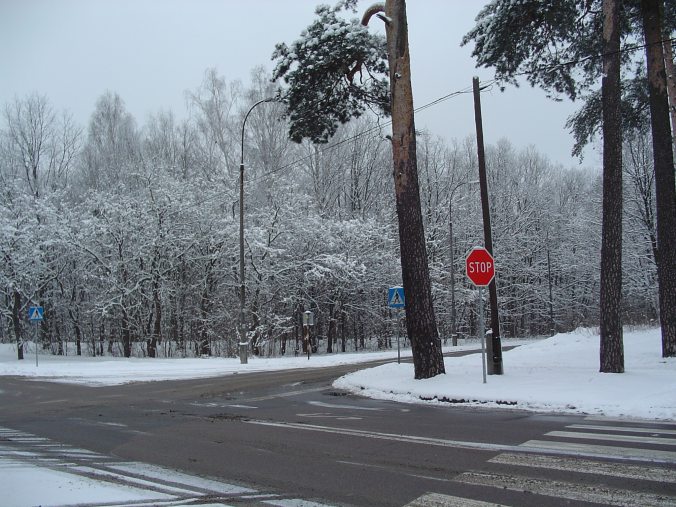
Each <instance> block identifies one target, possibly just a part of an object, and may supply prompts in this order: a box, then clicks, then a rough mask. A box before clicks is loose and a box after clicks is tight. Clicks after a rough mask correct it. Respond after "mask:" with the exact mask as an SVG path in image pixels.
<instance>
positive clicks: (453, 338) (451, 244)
mask: <svg viewBox="0 0 676 507" xmlns="http://www.w3.org/2000/svg"><path fill="white" fill-rule="evenodd" d="M477 183H479V180H476V181H463V182H461V183H458V184H457V185H456V186H455V187H453V190H451V195H450V197H449V198H448V242H449V247H450V251H451V262H450V264H451V341H452V343H453V346H454V347H455V346H456V345H458V334H457V333H456V329H455V323H456V311H455V250H454V249H455V245H454V239H453V196H454V195H455V191H456V190H458V189H459V188H460V187H463V186H465V185H474V184H477Z"/></svg>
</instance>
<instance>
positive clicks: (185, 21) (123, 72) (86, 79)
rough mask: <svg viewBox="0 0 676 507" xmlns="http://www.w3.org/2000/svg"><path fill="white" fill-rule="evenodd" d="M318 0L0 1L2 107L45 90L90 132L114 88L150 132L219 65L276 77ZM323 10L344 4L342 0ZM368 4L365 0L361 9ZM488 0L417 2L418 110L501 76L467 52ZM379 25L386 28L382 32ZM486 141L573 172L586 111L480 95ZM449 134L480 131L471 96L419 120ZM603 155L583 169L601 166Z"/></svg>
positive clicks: (413, 20) (412, 23)
mask: <svg viewBox="0 0 676 507" xmlns="http://www.w3.org/2000/svg"><path fill="white" fill-rule="evenodd" d="M319 3H322V2H321V0H293V1H282V0H95V1H93V0H58V1H55V0H0V62H2V64H1V65H0V104H5V103H6V102H8V101H10V100H12V99H13V98H15V97H19V98H22V97H25V96H26V95H28V94H29V93H31V92H32V91H37V92H39V93H41V94H45V95H47V97H48V98H49V99H50V101H51V102H52V104H53V105H54V106H55V107H56V108H57V109H67V110H69V111H70V112H71V113H72V114H73V115H74V116H75V119H76V120H77V121H78V122H79V123H81V124H82V125H86V123H87V122H88V120H89V116H90V114H91V113H92V112H93V109H94V104H95V102H96V100H97V98H98V97H99V96H101V94H103V93H104V92H105V91H106V90H111V91H114V92H117V93H118V94H119V95H120V96H121V97H122V99H123V100H124V101H125V103H126V105H127V108H128V110H129V111H130V112H131V113H132V114H133V115H134V116H135V117H136V120H137V122H138V123H139V124H140V125H142V124H143V123H144V122H145V120H146V117H147V115H148V114H149V113H154V112H157V111H158V110H160V109H171V110H173V111H174V112H175V113H176V114H178V115H179V116H182V115H183V114H184V112H185V106H184V104H185V91H186V90H194V89H195V88H196V87H197V86H199V84H200V83H201V81H202V77H203V75H204V71H205V70H206V69H207V68H210V67H215V68H216V69H217V71H218V73H219V74H220V75H223V76H225V78H226V80H227V81H228V82H230V81H234V80H241V81H242V82H243V83H244V84H245V85H246V84H248V81H249V76H250V72H251V70H252V69H253V68H254V67H256V66H260V65H263V66H265V67H266V68H267V69H268V70H270V71H271V69H272V64H271V62H270V55H271V54H272V51H273V49H274V45H275V43H277V42H287V43H290V42H292V41H293V40H295V39H296V38H298V36H299V34H300V32H301V30H302V29H304V28H305V27H306V26H307V25H308V24H310V22H311V21H312V19H313V18H314V7H315V6H316V5H317V4H319ZM324 3H330V4H333V3H335V2H334V0H330V1H328V2H326V1H324ZM370 3H372V1H371V0H367V1H363V0H362V1H361V2H360V12H361V11H362V10H363V8H364V7H365V6H367V5H369V4H370ZM484 3H485V2H484V1H483V0H409V2H408V16H409V39H410V45H411V58H412V73H413V90H414V99H415V106H416V107H418V106H422V105H424V104H426V103H428V102H431V101H433V100H435V99H437V98H439V97H442V96H444V95H447V94H449V93H451V92H454V91H457V90H461V89H465V88H467V87H469V86H471V84H472V77H473V76H474V75H477V76H479V77H480V78H481V79H482V80H489V79H492V77H493V73H492V71H490V70H485V69H481V70H479V69H475V68H474V63H473V60H472V58H471V57H470V53H471V48H470V47H464V48H460V47H459V44H460V40H461V38H462V36H463V35H464V34H465V33H466V32H467V31H468V30H469V29H471V28H472V26H473V23H474V18H475V16H476V14H477V13H478V12H479V10H480V9H481V6H482V5H484ZM378 29H381V28H378ZM482 103H483V108H484V110H483V117H484V135H485V140H486V142H487V143H489V144H491V143H495V142H496V141H497V140H498V139H500V138H502V137H505V138H508V139H509V140H510V141H511V142H512V143H513V144H514V145H515V146H516V147H518V148H525V147H526V146H528V145H535V146H536V147H537V148H538V150H539V151H540V152H542V153H544V154H546V155H548V156H549V157H550V159H551V160H553V161H555V162H559V163H562V164H563V165H564V166H566V167H569V166H571V165H577V163H578V161H577V160H576V159H572V158H571V157H570V151H571V147H572V138H571V136H570V135H569V134H568V133H567V131H566V130H565V128H564V123H565V120H566V117H567V116H568V115H569V114H570V113H571V112H573V111H574V110H575V109H576V108H577V107H578V106H577V104H571V103H570V102H568V101H564V102H562V103H557V102H554V101H551V100H549V99H547V98H546V97H545V96H544V94H543V93H542V92H541V91H540V90H535V89H532V88H530V87H529V86H528V85H525V86H524V87H522V88H520V89H509V90H508V91H507V92H506V93H500V92H499V91H498V90H495V91H493V92H492V93H490V94H485V95H484V96H483V97H482ZM416 126H417V128H418V129H423V128H427V129H429V130H430V131H431V132H433V133H434V134H436V135H439V136H442V137H444V138H446V139H451V138H457V139H463V138H464V137H466V136H468V135H472V134H473V133H474V119H473V104H472V97H471V95H469V94H468V95H461V96H459V97H457V98H454V99H451V100H449V101H447V102H444V103H442V104H440V105H437V106H435V107H433V108H431V109H428V110H426V111H424V112H421V113H420V114H419V115H418V116H417V117H416ZM597 159H598V157H597V156H596V155H591V156H589V155H588V156H587V158H586V159H585V161H584V163H585V165H590V164H592V165H593V164H597V162H598V160H597Z"/></svg>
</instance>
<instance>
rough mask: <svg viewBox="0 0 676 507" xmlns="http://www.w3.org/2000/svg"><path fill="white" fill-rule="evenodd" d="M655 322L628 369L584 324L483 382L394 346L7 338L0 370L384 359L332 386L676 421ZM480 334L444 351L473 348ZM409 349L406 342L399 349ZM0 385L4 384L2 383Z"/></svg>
mask: <svg viewBox="0 0 676 507" xmlns="http://www.w3.org/2000/svg"><path fill="white" fill-rule="evenodd" d="M660 340H661V338H660V330H659V329H651V330H640V331H626V332H625V335H624V350H625V370H626V371H625V373H623V374H608V373H605V374H604V373H599V372H598V368H599V358H598V356H599V336H598V334H595V333H593V332H592V331H590V330H578V331H575V332H572V333H567V334H559V335H556V336H554V337H552V338H548V339H543V340H538V341H534V342H526V343H525V344H523V343H524V341H513V342H510V341H505V342H503V345H506V344H509V343H517V344H519V343H520V344H523V345H521V346H519V347H517V348H515V349H513V350H510V351H507V352H504V353H503V359H504V371H505V373H504V375H499V376H498V375H495V376H490V375H489V376H488V381H487V383H486V384H484V383H483V382H482V371H481V355H480V354H471V355H468V356H465V357H449V358H446V375H439V376H437V377H434V378H432V379H427V380H414V379H413V366H412V365H411V364H410V363H402V364H397V362H396V357H397V352H396V350H394V351H387V352H371V353H348V354H340V353H338V354H334V355H316V356H311V358H310V359H309V360H308V359H307V357H306V356H302V355H301V356H298V357H282V358H259V357H250V358H249V364H246V365H242V364H240V362H239V360H238V359H226V358H196V359H147V358H146V359H124V358H111V357H104V358H100V357H98V358H92V357H76V356H66V357H63V356H62V357H58V356H51V355H44V356H43V355H41V356H40V357H39V361H38V363H39V364H38V366H36V365H35V357H34V356H31V354H30V352H29V353H27V354H26V356H25V357H26V359H24V360H23V361H18V360H17V359H16V350H15V348H14V346H13V345H11V344H10V345H0V377H2V376H6V375H19V376H24V377H30V378H33V379H36V380H37V379H39V380H49V381H54V382H67V383H78V384H84V385H89V386H102V385H118V384H124V383H129V382H146V381H161V380H170V379H190V378H205V377H216V376H222V375H231V374H236V373H246V372H258V371H274V370H283V369H291V368H308V367H311V368H321V367H327V366H333V365H339V364H358V363H360V362H365V361H372V360H378V359H381V360H390V361H392V362H391V363H389V364H386V365H383V366H378V367H375V368H369V369H365V370H362V371H359V372H356V373H353V374H350V375H347V376H345V377H342V378H340V379H338V380H337V381H336V382H335V383H334V386H335V387H337V388H341V389H347V390H350V391H353V392H355V393H358V394H360V395H362V396H370V397H374V398H381V399H388V400H396V401H402V402H414V403H437V404H448V405H449V406H450V405H451V404H452V403H458V402H460V403H463V404H470V405H477V406H490V407H503V408H518V409H527V410H537V411H552V412H568V413H587V414H598V415H607V416H612V417H634V418H647V419H670V420H674V419H676V359H663V358H662V357H661V342H660ZM476 347H477V342H476V341H474V342H470V343H467V344H464V345H462V346H459V347H451V346H447V347H445V350H446V351H452V350H456V351H458V350H471V349H475V348H476ZM401 355H402V357H410V355H411V352H410V350H406V349H404V350H402V353H401ZM0 393H1V384H0Z"/></svg>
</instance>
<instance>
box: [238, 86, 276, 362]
mask: <svg viewBox="0 0 676 507" xmlns="http://www.w3.org/2000/svg"><path fill="white" fill-rule="evenodd" d="M274 100H275V99H274V98H272V97H268V98H267V99H263V100H259V101H258V102H256V103H255V104H254V105H253V106H251V107H250V108H249V111H248V112H247V113H246V115H245V116H244V121H242V151H241V158H240V161H239V326H238V328H239V332H238V334H239V337H238V338H239V360H240V362H241V364H247V362H248V358H247V352H248V350H249V341H248V340H247V336H246V316H245V310H244V308H245V304H246V290H245V281H244V127H245V126H246V120H247V118H249V115H250V114H251V111H253V110H254V108H255V107H256V106H257V105H259V104H263V103H264V102H273V101H274Z"/></svg>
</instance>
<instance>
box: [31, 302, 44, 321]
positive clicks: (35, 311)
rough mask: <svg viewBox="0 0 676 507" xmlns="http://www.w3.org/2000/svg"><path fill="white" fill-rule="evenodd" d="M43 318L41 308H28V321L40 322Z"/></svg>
mask: <svg viewBox="0 0 676 507" xmlns="http://www.w3.org/2000/svg"><path fill="white" fill-rule="evenodd" d="M43 316H44V309H43V308H42V307H41V306H31V307H30V308H28V320H30V321H37V320H42V319H43Z"/></svg>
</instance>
